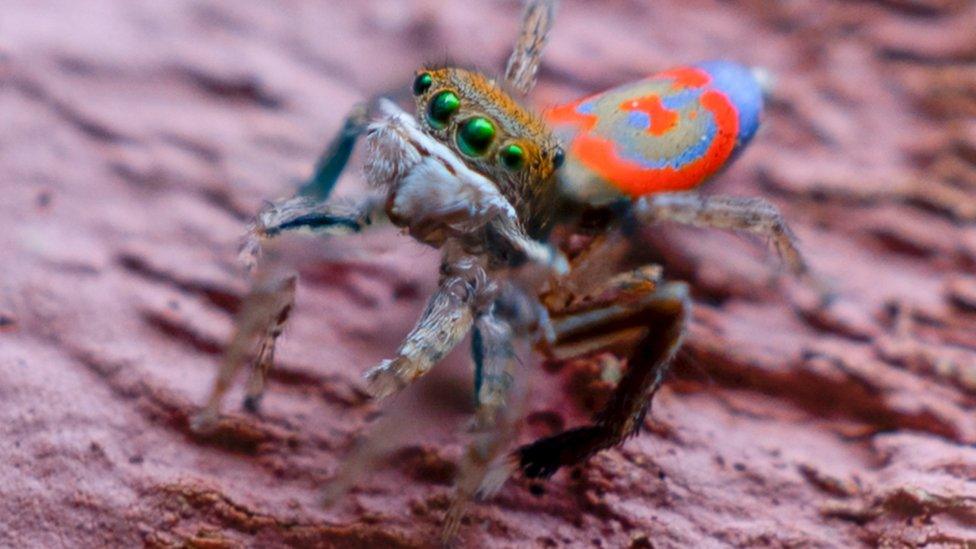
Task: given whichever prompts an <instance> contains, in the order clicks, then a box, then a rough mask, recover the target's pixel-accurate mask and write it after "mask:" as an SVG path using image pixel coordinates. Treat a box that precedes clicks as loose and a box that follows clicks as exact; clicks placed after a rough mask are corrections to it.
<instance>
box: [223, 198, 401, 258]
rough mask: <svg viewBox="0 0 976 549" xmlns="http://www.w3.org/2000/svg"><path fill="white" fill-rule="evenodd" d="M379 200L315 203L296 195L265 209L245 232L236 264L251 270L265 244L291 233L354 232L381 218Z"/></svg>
mask: <svg viewBox="0 0 976 549" xmlns="http://www.w3.org/2000/svg"><path fill="white" fill-rule="evenodd" d="M382 209H383V199H382V197H379V196H369V197H366V198H364V199H362V200H360V201H359V202H355V203H343V202H316V201H314V200H313V199H310V198H308V197H304V196H296V197H292V198H288V199H285V200H281V201H278V202H274V203H271V204H268V205H267V206H265V208H264V209H263V210H261V213H259V214H258V216H257V219H256V220H255V221H254V223H253V224H252V225H251V227H250V228H249V229H248V232H247V236H246V237H245V239H244V244H243V245H242V246H241V251H240V261H241V263H242V264H243V265H244V266H245V268H246V269H247V270H248V271H252V270H254V269H255V268H256V267H257V265H258V262H259V261H260V259H261V256H262V254H263V245H264V243H265V241H267V240H268V239H271V238H275V237H277V236H280V235H281V234H282V233H286V232H292V231H306V232H311V233H314V234H320V235H332V236H334V235H342V234H349V233H358V232H360V231H361V230H363V229H364V228H365V227H367V226H369V225H370V224H372V222H373V220H374V219H375V218H376V217H377V216H378V215H382Z"/></svg>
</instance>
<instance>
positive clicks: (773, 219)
mask: <svg viewBox="0 0 976 549" xmlns="http://www.w3.org/2000/svg"><path fill="white" fill-rule="evenodd" d="M633 211H634V213H635V215H636V217H637V218H638V219H639V220H641V221H643V222H646V223H655V222H659V221H675V222H677V223H683V224H685V225H692V226H695V227H706V228H714V229H725V230H733V231H745V232H750V233H753V234H757V235H759V236H762V237H765V238H768V239H769V240H771V241H772V243H773V246H774V247H775V248H776V251H777V253H779V256H780V257H781V258H782V259H783V261H785V262H786V265H787V266H788V267H789V269H790V271H791V272H792V273H793V274H794V275H797V276H803V275H809V272H810V269H809V268H808V267H807V264H806V262H805V261H804V260H803V256H802V255H801V254H800V251H799V250H798V249H797V247H796V237H795V236H794V235H793V231H791V230H790V228H789V226H788V225H787V224H786V220H784V219H783V216H782V214H780V213H779V210H778V209H777V208H776V206H774V205H772V204H770V203H769V202H767V201H765V200H763V199H761V198H749V197H738V196H702V195H699V194H696V193H665V194H656V195H651V196H647V197H642V198H640V199H638V200H637V201H635V202H634V205H633Z"/></svg>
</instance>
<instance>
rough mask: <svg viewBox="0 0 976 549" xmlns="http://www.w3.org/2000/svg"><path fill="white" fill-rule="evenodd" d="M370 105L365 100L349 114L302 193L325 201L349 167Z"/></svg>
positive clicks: (300, 189) (313, 198)
mask: <svg viewBox="0 0 976 549" xmlns="http://www.w3.org/2000/svg"><path fill="white" fill-rule="evenodd" d="M367 113H368V109H367V107H366V104H365V103H360V104H358V105H356V106H355V107H353V110H352V112H350V113H349V115H348V116H347V117H346V121H345V123H344V124H343V125H342V129H341V130H339V134H338V135H336V136H335V137H334V138H333V139H332V142H331V143H330V144H329V147H328V148H327V149H326V150H325V152H324V153H322V156H321V157H320V158H319V160H318V162H317V163H316V164H315V172H314V173H313V174H312V177H311V178H309V180H308V181H306V182H305V183H304V184H303V185H302V186H301V187H300V188H299V189H298V196H304V197H307V198H310V199H312V200H314V201H316V202H323V201H325V200H326V199H328V198H329V195H330V194H332V189H334V188H335V185H336V181H338V180H339V176H340V175H342V172H343V171H344V170H345V169H346V165H347V164H348V163H349V158H350V157H351V156H352V151H353V149H354V148H355V147H356V141H357V140H358V139H359V136H360V135H362V134H363V132H364V131H366V125H367V123H368V114H367Z"/></svg>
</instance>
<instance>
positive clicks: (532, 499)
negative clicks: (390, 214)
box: [0, 0, 976, 547]
mask: <svg viewBox="0 0 976 549" xmlns="http://www.w3.org/2000/svg"><path fill="white" fill-rule="evenodd" d="M517 12H518V3H517V2H514V1H500V2H450V3H448V2H444V3H438V2H432V1H417V2H412V3H409V4H407V3H401V2H395V1H392V0H390V1H380V0H375V1H369V2H352V1H343V2H312V1H306V2H300V1H297V0H292V1H286V0H281V1H277V2H231V1H229V0H227V1H216V0H193V1H191V0H173V1H167V2H159V1H155V0H140V1H132V0H89V1H85V2H79V1H75V0H60V1H57V0H47V1H37V0H5V1H4V2H3V7H2V8H0V105H2V109H0V112H2V114H0V124H2V126H0V176H2V180H0V181H2V182H0V185H2V187H0V190H2V199H0V229H2V230H0V275H2V276H0V437H2V438H0V463H2V467H0V545H2V546H37V547H41V546H43V547H53V546H59V545H60V546H94V545H128V546H132V545H139V544H149V545H160V546H166V545H180V544H184V543H190V544H191V545H192V544H196V545H198V546H204V547H223V546H234V545H238V544H245V545H260V546H277V545H283V544H296V545H297V544H306V543H307V544H316V545H322V546H352V545H358V546H422V545H427V544H428V543H430V541H431V540H432V539H433V537H434V536H435V535H436V533H437V531H438V528H439V522H440V520H441V518H442V516H443V512H444V509H445V505H446V502H447V494H448V493H449V489H450V483H451V478H452V475H453V473H454V470H455V467H456V465H455V464H456V463H457V456H458V454H459V452H460V449H461V447H460V444H459V440H461V437H460V435H459V430H460V428H461V426H462V424H463V421H464V418H465V414H466V413H467V412H468V411H469V407H470V405H469V402H470V394H469V391H470V389H469V386H470V381H469V379H468V375H469V374H468V372H467V365H466V357H465V356H464V353H457V354H456V355H455V356H453V357H452V359H451V360H449V361H448V362H447V363H446V364H444V365H443V366H442V367H441V368H440V369H439V370H438V375H436V376H434V377H433V378H432V379H431V380H430V381H428V382H426V384H425V385H423V386H422V387H421V388H420V390H417V391H415V392H414V393H413V398H414V403H413V404H412V405H411V406H407V405H405V404H404V403H396V402H395V403H393V404H392V410H393V412H391V414H400V415H399V416H394V417H397V419H401V420H402V423H401V424H400V425H403V426H404V429H403V432H400V433H398V434H397V435H398V437H399V439H402V440H403V442H402V445H403V446H404V449H402V450H400V451H398V452H397V454H396V457H395V459H394V460H393V461H391V462H390V463H389V464H388V465H386V466H383V467H380V468H379V469H378V470H376V471H373V472H370V473H368V474H367V475H365V476H363V477H362V478H360V479H359V483H358V486H357V487H356V488H355V489H354V490H353V491H352V492H351V493H350V494H349V495H348V496H347V497H346V498H344V499H343V501H342V502H341V503H340V504H339V505H338V506H336V507H333V508H328V509H326V508H323V507H322V506H321V505H320V504H319V503H318V496H319V493H320V489H321V487H322V486H323V484H324V483H325V481H326V480H327V479H329V478H331V476H332V475H333V474H334V473H335V471H336V469H337V467H338V464H339V463H340V462H341V460H342V457H343V456H344V455H345V454H346V453H347V452H348V450H349V448H350V447H351V446H352V445H353V441H354V438H355V436H356V435H357V434H358V433H361V432H363V431H364V428H365V427H366V426H367V424H368V423H370V421H371V420H372V419H373V418H374V417H375V415H376V412H377V407H376V406H374V405H373V404H371V403H369V402H367V401H366V400H365V399H364V398H363V394H362V393H361V392H360V388H361V382H360V378H359V375H360V372H361V371H362V370H363V369H364V368H366V367H368V366H371V365H373V364H374V363H376V362H377V361H378V360H379V359H381V358H383V357H386V356H389V354H390V353H391V352H392V351H393V350H394V348H395V346H396V343H397V341H398V339H399V337H400V336H401V335H403V334H404V333H405V332H406V330H407V329H408V328H409V326H410V324H411V323H412V321H413V319H414V318H415V315H416V314H417V312H418V310H419V308H420V307H422V305H423V301H424V296H425V295H426V294H427V293H428V292H429V291H430V290H431V285H432V281H433V278H434V271H435V267H436V254H435V253H434V252H433V251H430V250H426V249H423V248H421V247H419V246H418V245H416V244H413V243H411V242H409V241H408V240H407V239H406V238H404V237H399V236H397V235H396V234H394V233H393V232H392V231H380V232H379V233H377V234H375V235H373V236H370V237H364V238H356V239H350V240H347V241H337V240H334V241H330V242H327V243H321V242H320V241H315V240H307V239H301V238H297V239H293V240H291V241H290V243H289V248H290V249H291V251H292V252H293V253H292V254H291V255H293V256H298V255H299V254H298V253H297V252H299V251H301V250H302V247H305V250H306V252H305V254H304V255H306V257H305V258H304V260H302V261H301V262H300V268H301V272H302V274H303V279H302V283H301V285H300V287H299V302H298V308H297V313H296V314H295V315H294V323H293V325H292V326H291V329H290V331H289V332H288V334H287V336H286V338H285V339H284V341H283V344H282V346H281V352H280V368H279V369H277V370H276V371H275V373H274V375H273V376H272V381H271V386H270V392H269V394H268V396H267V398H266V400H265V408H264V415H263V416H262V417H261V418H253V417H248V416H246V415H244V414H242V413H240V412H239V411H238V410H239V406H238V403H239V397H240V395H239V393H237V394H234V395H232V398H231V401H229V402H228V403H227V406H226V409H227V412H228V416H229V419H228V420H227V421H226V422H225V423H224V424H223V427H222V430H221V432H220V434H219V436H218V437H216V438H215V439H212V440H201V439H196V438H194V437H193V436H192V435H191V434H190V432H189V430H188V428H187V417H188V415H190V414H192V413H193V412H194V411H195V410H196V407H197V405H198V404H199V403H200V402H201V401H202V400H203V397H204V393H205V391H206V388H207V387H208V385H209V383H210V380H211V378H212V376H213V372H214V366H215V363H216V360H217V358H218V356H219V354H220V352H221V349H222V347H223V345H224V342H225V341H226V339H227V335H228V332H229V329H230V327H231V319H232V311H233V310H234V309H235V307H236V306H237V305H238V303H239V300H240V296H241V295H242V292H243V290H244V289H245V284H244V281H243V278H242V276H241V273H240V272H239V270H238V269H237V267H236V264H235V248H236V244H237V238H238V236H239V235H240V234H241V232H242V229H243V227H244V224H245V222H246V220H247V218H248V216H249V215H250V214H251V213H252V212H254V211H255V210H256V209H257V208H258V207H259V205H260V203H261V200H262V199H264V198H268V197H276V196H280V195H282V194H285V193H286V192H287V191H288V189H289V188H290V187H291V185H292V184H293V182H294V181H296V180H298V179H300V178H301V177H303V176H304V175H305V174H307V173H308V170H309V168H310V165H311V163H312V161H313V160H314V158H315V156H316V155H317V153H318V151H319V149H320V148H321V146H322V145H323V144H324V143H325V142H326V140H327V139H328V136H330V135H331V134H332V132H334V131H335V130H336V128H337V127H338V124H339V123H340V121H341V118H342V116H343V114H344V111H345V110H346V109H347V108H349V107H350V106H351V105H352V104H353V103H354V102H355V101H357V100H359V99H361V98H363V97H364V96H366V95H369V94H372V93H378V92H382V91H384V90H389V89H393V88H395V87H397V86H402V85H404V83H405V82H406V81H408V80H409V78H410V74H411V72H412V69H413V67H415V66H417V65H418V64H420V63H421V62H423V61H429V60H438V61H439V60H442V59H444V58H445V57H450V58H452V59H455V60H458V61H461V62H464V63H471V64H479V65H482V66H486V67H498V66H499V65H500V64H501V63H502V62H503V60H504V58H505V56H506V54H507V50H508V41H509V39H510V38H511V37H512V36H513V34H514V32H515V27H516V18H517ZM974 28H976V7H974V4H973V3H972V2H969V1H966V0H887V1H870V2H869V1H844V2H840V1H818V2H812V1H811V2H801V1H797V2H767V1H759V0H753V1H750V0H743V1H739V2H720V1H717V0H715V1H707V0H695V1H690V2H689V1H684V0H680V1H679V0H658V1H654V2H637V1H626V0H614V1H607V2H585V1H582V0H576V1H573V0H567V1H566V2H565V3H564V8H563V9H562V11H561V13H560V16H559V22H558V25H557V28H556V31H555V34H554V36H553V40H552V44H551V47H550V50H549V52H548V55H547V58H546V61H545V64H544V66H543V69H542V83H541V86H540V88H539V89H538V90H537V91H536V93H535V98H536V99H537V100H538V102H539V103H540V104H546V103H554V102H557V101H561V100H566V99H570V98H573V97H575V96H578V95H579V94H581V93H584V92H590V91H596V90H599V89H600V88H603V87H606V86H610V85H613V84H615V83H620V82H622V81H626V80H629V79H633V78H636V77H639V76H641V75H645V74H647V73H649V72H652V71H655V70H658V69H661V68H664V67H666V66H668V65H671V64H676V63H683V62H689V61H695V60H701V59H707V58H714V57H728V58H732V59H737V60H742V61H746V62H749V63H753V64H758V65H762V66H765V67H767V68H769V69H770V70H771V71H773V72H774V73H775V74H776V76H777V77H778V82H779V86H778V91H777V95H776V99H775V101H774V102H773V103H772V105H771V106H770V108H769V112H768V116H767V118H766V122H765V127H764V130H763V131H762V132H761V133H760V135H759V136H758V137H757V139H756V141H755V145H754V146H753V147H751V149H750V150H749V152H748V153H747V154H746V155H745V156H744V157H743V158H742V160H741V162H740V163H739V164H738V165H737V166H736V167H735V168H734V169H732V170H731V171H729V172H728V173H727V174H726V175H725V176H723V177H722V178H721V181H720V182H718V183H717V184H716V185H715V186H714V187H713V190H714V191H715V192H723V193H731V194H738V195H763V196H766V197H768V198H770V199H771V200H772V201H774V202H775V203H776V204H778V205H779V206H781V207H782V209H783V211H784V213H785V214H786V216H787V218H788V219H789V220H791V222H792V224H793V227H794V228H795V229H796V231H797V233H798V234H799V236H800V237H801V239H802V245H803V249H804V251H805V252H806V254H807V256H808V257H809V259H810V261H811V262H812V264H813V265H814V267H815V268H816V269H817V270H818V271H819V272H820V273H822V274H823V275H824V276H825V277H826V278H828V279H829V280H831V281H832V282H833V284H834V285H835V288H836V289H837V290H838V292H839V294H840V299H839V301H838V302H837V303H836V304H835V305H834V306H833V307H831V308H830V309H828V310H827V311H825V312H818V311H817V310H816V309H815V308H813V307H812V303H811V301H810V299H809V296H808V292H805V291H804V289H803V288H802V287H800V286H798V285H796V284H794V283H789V282H788V283H786V284H784V285H781V287H779V288H777V287H776V286H775V285H774V284H771V283H770V279H771V273H772V272H773V271H774V270H775V266H774V265H775V262H774V261H772V260H771V259H770V258H769V255H768V254H767V253H766V252H765V250H764V248H763V246H762V245H761V243H756V242H750V241H748V240H744V239H741V238H736V237H732V236H728V235H724V234H717V233H711V232H702V231H687V230H676V229H672V228H668V229H666V230H663V231H662V230H658V231H655V234H654V235H648V236H649V238H651V240H653V242H654V243H655V245H656V248H657V249H659V250H660V251H661V252H662V254H663V256H664V258H665V260H664V261H665V263H666V266H667V268H668V272H669V273H670V275H671V276H674V277H683V278H686V279H688V280H690V281H691V282H692V283H693V286H694V288H695V293H696V296H697V308H696V310H695V322H694V327H693V330H692V335H691V337H690V340H689V342H688V346H687V352H686V353H685V354H684V355H683V357H682V359H681V360H680V361H679V364H678V365H677V367H676V371H675V373H674V375H673V376H671V378H670V379H669V382H668V383H667V384H666V386H665V387H664V388H663V390H662V391H661V392H660V394H659V395H658V398H657V401H656V402H655V406H654V411H653V419H652V420H651V421H649V423H648V425H649V427H650V429H648V430H646V432H645V433H644V434H643V435H642V436H640V437H639V438H636V439H634V440H631V441H629V442H628V443H627V444H625V445H624V446H623V447H622V448H620V449H619V450H614V451H609V452H606V453H604V454H602V455H600V456H598V457H596V458H595V459H593V460H592V461H591V462H590V463H589V464H588V465H587V466H586V467H584V468H582V469H581V470H580V471H577V472H576V473H575V474H567V473H561V474H560V475H557V477H556V478H555V479H553V480H552V481H551V482H549V483H547V484H546V485H545V491H544V493H543V494H542V495H533V494H532V493H531V492H530V489H529V488H530V486H529V485H528V483H526V482H524V481H515V482H512V483H510V484H509V485H508V486H506V487H505V488H504V490H503V491H502V492H501V493H500V495H499V496H497V497H496V498H494V499H493V500H491V501H489V502H487V503H485V504H483V505H481V506H479V507H477V508H476V509H475V510H474V511H473V513H472V515H471V518H470V521H469V522H468V523H467V524H466V525H465V527H464V530H463V532H462V535H463V538H462V539H463V540H464V541H465V542H466V543H468V544H470V545H472V546H475V545H482V546H483V545H488V544H492V545H495V546H526V545H543V546H546V545H548V546H598V547H619V546H627V545H630V546H633V547H649V546H651V545H653V546H655V547H679V546H688V545H692V544H704V545H708V546H721V545H736V546H769V545H772V546H849V545H858V544H865V545H878V544H892V545H901V544H909V545H922V544H936V545H938V544H946V545H956V544H962V543H964V541H968V543H970V544H976V449H974V448H973V444H974V443H976V411H974V410H973V408H974V406H976V275H974V269H976V224H974V222H976V120H974V119H976V31H974ZM359 185H360V181H359V178H358V175H356V174H355V173H353V174H352V175H351V176H350V177H348V178H346V179H345V180H344V182H343V187H344V189H343V192H346V193H348V192H355V191H356V190H357V188H358V187H359ZM307 250H314V253H312V254H308V253H307ZM309 255H311V256H312V257H308V256H309ZM581 369H582V371H581ZM527 370H531V371H532V372H533V374H532V375H531V376H530V383H531V393H530V394H531V395H532V398H531V399H529V401H528V402H527V403H526V404H525V407H526V412H525V413H526V414H527V415H528V414H531V417H532V419H533V429H534V430H540V429H542V428H543V427H544V426H545V425H550V426H552V425H559V424H562V423H573V422H576V421H580V420H581V419H582V418H583V417H584V415H585V410H584V409H583V408H581V407H580V405H579V404H578V403H579V402H580V401H582V400H585V398H577V397H579V396H580V395H578V394H576V393H578V390H579V387H581V386H587V385H592V383H591V378H589V377H587V376H588V375H590V374H587V372H586V371H585V368H584V366H580V367H578V368H564V369H562V370H561V372H559V373H557V374H545V373H542V372H541V370H540V369H538V368H531V369H530V368H527ZM408 398H409V397H408ZM410 410H412V412H411V413H412V414H413V415H407V413H408V412H410ZM418 410H419V411H418ZM526 436H528V434H526Z"/></svg>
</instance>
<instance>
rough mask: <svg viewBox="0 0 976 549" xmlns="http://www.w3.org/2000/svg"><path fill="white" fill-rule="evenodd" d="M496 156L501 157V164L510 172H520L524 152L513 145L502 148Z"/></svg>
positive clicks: (523, 160) (523, 162) (523, 163)
mask: <svg viewBox="0 0 976 549" xmlns="http://www.w3.org/2000/svg"><path fill="white" fill-rule="evenodd" d="M498 156H500V157H501V159H502V164H504V165H505V167H506V168H508V169H510V170H512V171H516V170H521V169H522V166H524V165H525V151H524V150H522V147H519V146H518V145H515V144H512V145H509V146H507V147H504V148H503V149H502V150H501V152H499V153H498Z"/></svg>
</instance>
